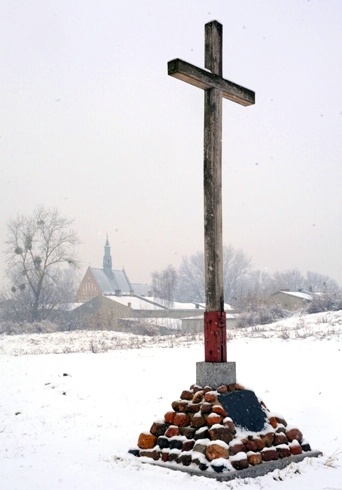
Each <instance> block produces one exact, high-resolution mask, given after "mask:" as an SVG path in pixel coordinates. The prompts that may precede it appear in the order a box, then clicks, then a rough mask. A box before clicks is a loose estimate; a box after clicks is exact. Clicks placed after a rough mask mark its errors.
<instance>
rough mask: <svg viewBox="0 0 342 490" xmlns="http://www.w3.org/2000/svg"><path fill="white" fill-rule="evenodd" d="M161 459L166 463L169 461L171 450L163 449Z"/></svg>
mask: <svg viewBox="0 0 342 490" xmlns="http://www.w3.org/2000/svg"><path fill="white" fill-rule="evenodd" d="M161 460H162V461H163V462H164V463H167V462H168V461H169V451H162V453H161Z"/></svg>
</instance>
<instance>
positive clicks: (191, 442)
mask: <svg viewBox="0 0 342 490" xmlns="http://www.w3.org/2000/svg"><path fill="white" fill-rule="evenodd" d="M194 445H195V441H194V440H193V439H190V440H188V441H184V442H183V446H182V451H191V450H192V449H193V447H194Z"/></svg>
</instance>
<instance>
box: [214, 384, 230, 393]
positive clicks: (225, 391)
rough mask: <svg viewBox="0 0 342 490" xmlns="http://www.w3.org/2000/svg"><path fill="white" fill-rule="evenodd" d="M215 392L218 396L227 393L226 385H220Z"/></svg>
mask: <svg viewBox="0 0 342 490" xmlns="http://www.w3.org/2000/svg"><path fill="white" fill-rule="evenodd" d="M217 392H218V393H220V394H223V393H227V392H228V386H226V385H221V386H219V387H218V388H217Z"/></svg>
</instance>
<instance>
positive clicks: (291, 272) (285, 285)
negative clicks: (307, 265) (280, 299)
mask: <svg viewBox="0 0 342 490" xmlns="http://www.w3.org/2000/svg"><path fill="white" fill-rule="evenodd" d="M273 289H274V291H280V290H282V289H288V290H289V291H302V290H305V289H306V281H305V277H304V276H303V274H302V273H301V272H300V271H299V270H298V269H288V270H285V271H282V272H275V273H274V274H273Z"/></svg>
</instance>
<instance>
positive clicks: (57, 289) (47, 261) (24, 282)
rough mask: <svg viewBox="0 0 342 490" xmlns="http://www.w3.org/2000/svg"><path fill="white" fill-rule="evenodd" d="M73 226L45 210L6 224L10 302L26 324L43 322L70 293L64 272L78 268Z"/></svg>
mask: <svg viewBox="0 0 342 490" xmlns="http://www.w3.org/2000/svg"><path fill="white" fill-rule="evenodd" d="M72 223H73V221H72V220H69V219H67V218H65V217H63V216H61V215H60V214H59V212H58V210H57V209H45V208H44V207H38V208H37V209H35V211H34V212H33V214H32V216H17V217H16V218H15V219H12V220H11V221H10V222H9V223H8V239H7V242H6V243H7V250H6V255H7V259H6V262H7V271H6V272H7V276H8V278H9V279H10V282H11V300H12V304H13V305H14V307H15V308H16V310H17V313H18V314H19V313H20V315H21V316H25V319H26V320H27V321H31V322H33V321H37V320H40V319H46V318H47V317H48V316H49V315H50V314H51V312H52V311H53V310H54V309H55V308H56V306H57V305H58V304H59V303H61V302H64V301H65V300H66V297H67V296H68V294H69V293H70V286H71V285H70V276H69V277H68V276H67V274H66V270H67V269H68V268H73V269H76V268H77V266H78V263H77V255H76V252H75V247H76V245H78V244H79V240H78V237H77V234H76V233H75V232H74V231H73V230H72V229H71V228H70V227H71V225H72ZM67 285H68V287H67Z"/></svg>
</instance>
